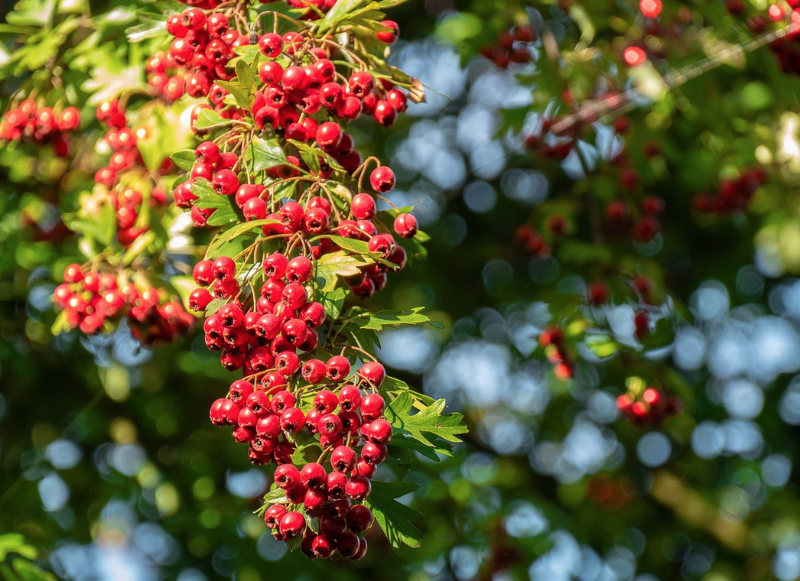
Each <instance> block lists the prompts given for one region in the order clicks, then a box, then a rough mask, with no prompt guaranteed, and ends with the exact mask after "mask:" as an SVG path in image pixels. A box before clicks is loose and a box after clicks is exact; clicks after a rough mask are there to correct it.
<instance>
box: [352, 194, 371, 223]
mask: <svg viewBox="0 0 800 581" xmlns="http://www.w3.org/2000/svg"><path fill="white" fill-rule="evenodd" d="M350 210H351V211H352V212H353V216H355V217H356V219H358V220H371V219H372V218H374V217H375V211H376V208H375V199H374V198H373V197H372V196H370V195H369V194H356V195H355V196H353V203H352V204H351V205H350Z"/></svg>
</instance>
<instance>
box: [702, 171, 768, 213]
mask: <svg viewBox="0 0 800 581" xmlns="http://www.w3.org/2000/svg"><path fill="white" fill-rule="evenodd" d="M766 181H767V174H766V172H765V171H764V170H763V169H762V168H760V167H753V168H750V169H747V170H745V171H743V172H742V174H741V175H740V176H739V177H738V178H736V179H732V180H722V181H720V182H719V185H718V187H717V195H712V194H709V193H699V194H696V195H695V196H694V199H693V200H692V205H693V206H694V209H695V210H696V211H698V212H700V213H702V214H716V215H717V216H728V215H730V214H734V213H736V212H742V211H744V210H746V209H747V205H748V204H749V203H750V199H751V198H752V197H753V194H755V193H756V192H757V191H758V189H759V188H760V187H761V186H762V185H763V184H764V183H765V182H766Z"/></svg>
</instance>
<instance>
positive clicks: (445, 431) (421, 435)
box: [386, 392, 468, 447]
mask: <svg viewBox="0 0 800 581" xmlns="http://www.w3.org/2000/svg"><path fill="white" fill-rule="evenodd" d="M413 405H414V398H413V397H412V396H411V394H410V393H407V392H406V393H401V394H400V395H399V396H398V397H397V399H395V400H394V401H393V402H391V403H390V404H389V406H388V407H387V408H386V419H387V420H388V422H389V423H390V424H392V426H393V427H396V428H398V429H401V430H405V431H406V432H407V433H408V434H409V435H410V436H411V437H412V438H415V439H416V440H418V441H420V442H422V443H423V444H425V445H426V446H430V447H435V446H436V444H435V443H434V440H435V439H436V438H442V439H443V440H447V441H448V442H460V441H461V440H460V439H459V438H458V437H457V435H458V434H466V433H467V431H468V430H467V427H466V426H465V425H464V422H463V421H462V420H463V418H464V416H463V415H462V414H460V413H457V412H456V413H452V414H445V413H444V408H445V401H444V400H443V399H439V400H436V401H435V402H433V403H432V404H431V405H429V406H427V407H426V408H425V409H423V410H422V411H419V412H417V413H416V414H413V415H411V413H410V412H411V410H412V408H413ZM431 438H433V440H432V439H431Z"/></svg>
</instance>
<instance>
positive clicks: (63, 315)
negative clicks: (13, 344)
mask: <svg viewBox="0 0 800 581" xmlns="http://www.w3.org/2000/svg"><path fill="white" fill-rule="evenodd" d="M68 330H69V328H68V327H67V311H61V312H60V313H58V315H57V316H56V320H55V321H53V326H52V327H50V333H52V334H53V336H54V337H55V336H56V335H60V334H61V333H63V332H64V331H68ZM1 541H2V537H0V542H1ZM0 550H2V545H0Z"/></svg>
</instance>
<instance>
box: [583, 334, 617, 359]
mask: <svg viewBox="0 0 800 581" xmlns="http://www.w3.org/2000/svg"><path fill="white" fill-rule="evenodd" d="M586 347H587V348H588V349H589V351H591V352H592V353H594V354H595V355H597V356H598V357H602V358H606V357H611V356H612V355H614V354H615V353H616V352H617V351H618V350H619V345H618V344H617V342H616V341H614V339H613V338H612V337H611V336H610V335H604V334H601V335H588V336H587V337H586Z"/></svg>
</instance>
